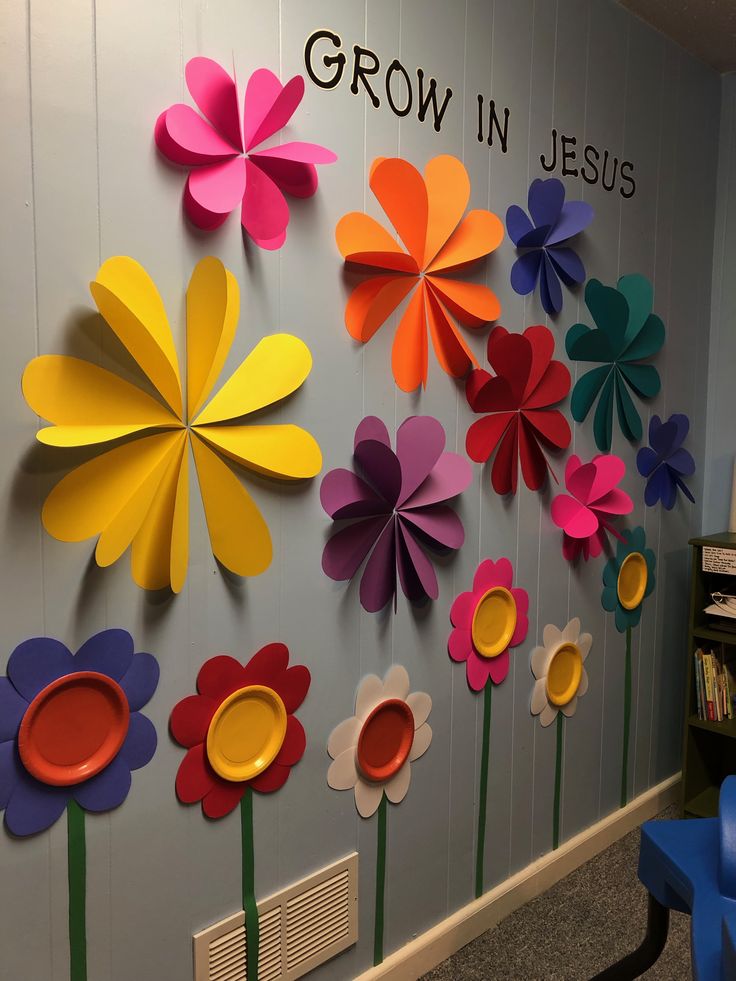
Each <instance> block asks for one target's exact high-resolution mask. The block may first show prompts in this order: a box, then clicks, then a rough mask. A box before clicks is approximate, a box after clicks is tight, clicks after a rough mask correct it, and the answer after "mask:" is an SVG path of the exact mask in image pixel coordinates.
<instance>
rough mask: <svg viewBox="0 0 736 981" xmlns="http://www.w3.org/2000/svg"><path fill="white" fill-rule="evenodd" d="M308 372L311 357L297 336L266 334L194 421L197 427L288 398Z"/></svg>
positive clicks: (253, 410)
mask: <svg viewBox="0 0 736 981" xmlns="http://www.w3.org/2000/svg"><path fill="white" fill-rule="evenodd" d="M311 370H312V355H311V354H310V351H309V348H308V347H307V345H306V344H305V343H304V341H302V340H300V339H299V338H298V337H294V336H293V335H291V334H270V335H269V336H267V337H264V338H263V339H262V340H260V341H259V342H258V344H257V345H256V346H255V347H254V348H253V350H252V351H251V353H250V354H249V355H248V357H247V358H246V359H245V360H244V361H243V362H242V363H241V364H240V366H239V367H238V368H237V369H236V370H235V371H234V372H233V373H232V375H231V376H230V378H229V379H228V380H227V381H226V382H225V384H224V385H223V386H222V388H221V389H220V390H219V392H217V393H216V395H214V397H213V398H212V399H211V401H210V402H209V404H208V405H206V406H205V408H204V409H203V410H202V411H201V412H200V413H199V415H198V416H197V418H196V419H195V420H194V422H195V424H196V425H198V426H203V425H208V424H210V423H216V422H225V421H227V420H229V419H237V418H239V417H241V416H244V415H248V414H249V413H251V412H256V411H257V410H258V409H263V408H265V407H266V406H267V405H273V403H274V402H278V401H280V400H281V399H283V398H285V397H286V396H287V395H291V393H292V392H295V391H296V390H297V388H299V386H300V385H301V384H302V383H303V382H304V380H305V378H306V377H307V375H308V374H309V372H310V371H311Z"/></svg>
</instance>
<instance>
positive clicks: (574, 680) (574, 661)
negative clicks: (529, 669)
mask: <svg viewBox="0 0 736 981" xmlns="http://www.w3.org/2000/svg"><path fill="white" fill-rule="evenodd" d="M582 676H583V658H582V656H581V654H580V651H579V650H578V648H577V645H576V644H571V643H564V644H560V646H559V647H558V648H557V650H556V651H555V653H554V654H553V655H552V660H551V661H550V664H549V669H548V670H547V698H548V699H549V701H550V702H552V704H553V705H567V703H568V702H570V701H572V699H573V698H574V697H575V695H576V694H577V690H578V688H579V687H580V679H581V678H582Z"/></svg>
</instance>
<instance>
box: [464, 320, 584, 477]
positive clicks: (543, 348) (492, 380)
mask: <svg viewBox="0 0 736 981" xmlns="http://www.w3.org/2000/svg"><path fill="white" fill-rule="evenodd" d="M554 349H555V340H554V337H553V336H552V333H551V332H550V331H549V330H548V329H547V328H546V327H542V326H537V327H527V329H526V330H525V331H524V333H523V334H509V332H508V331H507V330H506V329H505V328H504V327H501V326H498V327H494V328H493V330H492V331H491V333H490V336H489V338H488V361H489V363H490V365H491V367H492V368H493V370H494V372H495V375H491V374H490V373H489V372H487V371H485V370H484V369H482V368H480V369H477V370H475V371H471V373H470V375H469V376H468V380H467V382H466V383H465V395H466V397H467V400H468V404H469V405H470V408H471V409H472V410H473V412H477V413H481V412H482V413H488V415H484V417H483V418H482V419H478V420H477V422H474V423H473V424H472V425H471V427H470V428H469V429H468V434H467V437H466V440H465V448H466V450H467V453H468V456H469V457H470V458H471V460H475V461H476V462H477V463H484V462H485V461H486V460H488V458H489V457H490V456H491V454H492V453H493V452H494V451H495V450H496V448H498V452H497V453H496V458H495V460H494V461H493V469H492V471H491V483H492V484H493V489H494V490H495V491H496V493H497V494H508V493H509V492H510V493H512V494H515V493H516V486H517V481H518V470H519V459H521V472H522V474H523V476H524V482H525V483H526V485H527V487H529V488H530V489H531V490H538V489H539V488H540V487H541V486H542V485H543V484H544V481H545V478H546V476H547V470H548V469H549V470H550V472H552V468H551V467H550V466H549V462H548V461H547V458H546V456H545V453H544V449H545V448H548V447H554V448H555V449H558V450H562V449H565V448H566V447H568V446H569V445H570V439H571V433H570V426H569V424H568V422H567V419H565V417H564V416H563V414H562V413H561V412H560V411H559V409H554V408H552V406H553V405H555V404H556V403H558V402H561V401H562V399H564V398H565V397H566V396H567V393H568V392H569V391H570V372H569V371H568V370H567V368H566V367H565V365H564V364H562V362H561V361H554V360H553V359H552V355H553V354H554ZM552 476H553V477H554V472H552ZM556 479H557V478H555V480H556Z"/></svg>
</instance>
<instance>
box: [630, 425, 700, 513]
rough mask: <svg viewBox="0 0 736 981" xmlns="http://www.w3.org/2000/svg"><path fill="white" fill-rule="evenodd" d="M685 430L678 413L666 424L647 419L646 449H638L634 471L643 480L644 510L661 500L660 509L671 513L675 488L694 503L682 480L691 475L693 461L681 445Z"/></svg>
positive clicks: (686, 426) (687, 428)
mask: <svg viewBox="0 0 736 981" xmlns="http://www.w3.org/2000/svg"><path fill="white" fill-rule="evenodd" d="M689 429H690V420H689V419H688V417H687V416H686V415H684V414H683V413H681V412H675V413H673V414H672V415H671V416H670V417H669V419H668V420H667V422H662V420H661V419H660V418H659V416H652V418H651V419H650V420H649V446H642V448H641V449H640V450H639V452H638V453H637V454H636V466H637V469H638V471H639V473H640V474H641V475H642V477H646V478H647V486H646V490H645V491H644V503H645V504H646V505H647V507H650V508H651V507H654V505H655V504H656V503H657V501H661V502H662V507H663V508H665V509H666V510H667V511H671V510H672V508H673V507H674V506H675V500H676V499H677V489H678V488H679V489H680V490H681V491H682V493H683V494H684V495H685V497H687V499H688V500H689V501H692V502H693V504H694V503H695V498H694V497H693V495H692V494H691V492H690V488H689V487H688V486H687V485H686V484H685V482H684V480H683V479H682V478H683V477H690V476H692V474H694V473H695V460H693V458H692V454H691V453H690V452H689V451H688V450H686V449H684V447H683V445H682V444H683V443H684V442H685V437H686V436H687V434H688V431H689Z"/></svg>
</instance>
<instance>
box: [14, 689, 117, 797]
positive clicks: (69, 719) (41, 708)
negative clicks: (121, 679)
mask: <svg viewBox="0 0 736 981" xmlns="http://www.w3.org/2000/svg"><path fill="white" fill-rule="evenodd" d="M129 718H130V709H129V707H128V700H127V698H126V697H125V693H124V692H123V690H122V688H121V687H120V685H118V684H117V682H115V681H113V680H112V678H109V677H108V676H107V675H105V674H98V673H97V672H96V671H78V672H76V673H75V674H69V675H65V676H64V677H63V678H58V679H57V680H56V681H52V682H51V684H50V685H47V686H46V687H45V688H44V689H43V690H42V691H40V692H39V693H38V695H36V697H35V698H34V699H33V701H32V702H31V704H30V705H29V706H28V710H27V712H26V714H25V716H24V717H23V721H22V722H21V726H20V730H19V733H18V752H19V754H20V758H21V761H22V762H23V765H24V766H25V768H26V770H28V772H29V773H30V774H31V775H32V776H34V777H36V779H38V780H40V781H41V782H42V783H46V784H51V785H52V786H58V787H64V786H69V785H71V784H75V783H81V782H82V781H83V780H89V778H90V777H93V776H94V775H95V774H96V773H99V772H100V770H104V768H105V767H106V766H107V765H108V763H110V762H111V761H112V760H113V759H114V758H115V756H116V755H117V753H118V751H119V750H120V747H121V746H122V745H123V741H124V740H125V736H126V735H127V732H128V720H129Z"/></svg>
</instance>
